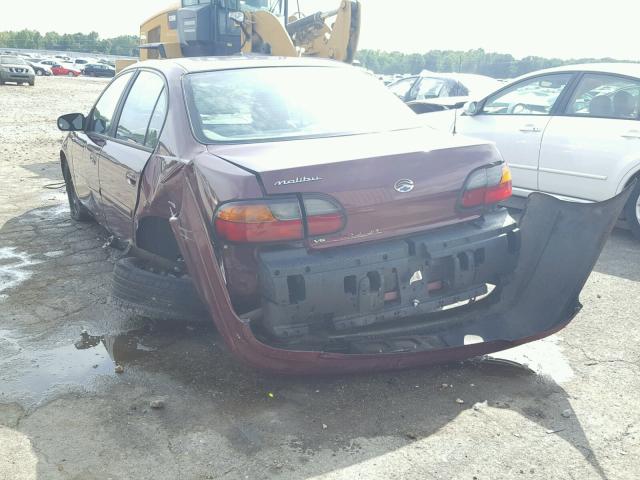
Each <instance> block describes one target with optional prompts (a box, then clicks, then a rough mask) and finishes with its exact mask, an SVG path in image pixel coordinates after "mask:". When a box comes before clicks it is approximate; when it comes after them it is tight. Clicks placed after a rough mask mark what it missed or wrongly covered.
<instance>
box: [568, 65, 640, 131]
mask: <svg viewBox="0 0 640 480" xmlns="http://www.w3.org/2000/svg"><path fill="white" fill-rule="evenodd" d="M639 110H640V81H638V80H634V79H630V78H626V77H618V76H616V75H606V74H596V73H593V74H591V73H587V74H585V75H584V76H583V77H582V79H581V80H580V83H579V84H578V88H576V91H575V92H574V94H573V97H572V98H571V101H570V102H569V104H568V105H567V108H566V111H565V113H566V114H568V115H579V116H585V117H606V118H621V119H627V120H636V119H638V115H639Z"/></svg>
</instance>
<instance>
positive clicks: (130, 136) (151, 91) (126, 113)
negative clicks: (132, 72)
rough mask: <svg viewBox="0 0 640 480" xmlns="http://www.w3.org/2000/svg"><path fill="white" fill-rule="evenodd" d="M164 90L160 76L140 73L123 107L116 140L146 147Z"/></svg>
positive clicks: (145, 72)
mask: <svg viewBox="0 0 640 480" xmlns="http://www.w3.org/2000/svg"><path fill="white" fill-rule="evenodd" d="M163 89H164V81H163V80H162V78H161V77H160V76H159V75H156V74H155V73H151V72H147V71H142V72H140V75H138V78H136V81H135V83H134V84H133V87H131V90H130V91H129V95H128V96H127V99H126V101H125V102H124V107H122V114H121V115H120V121H119V122H118V128H117V130H116V138H118V139H119V140H126V141H128V142H132V143H135V144H138V145H143V146H144V145H145V140H146V137H147V129H148V127H149V124H150V122H151V120H152V116H153V113H154V110H155V108H156V104H157V103H158V99H159V97H160V94H161V93H162V91H163ZM156 123H157V121H156Z"/></svg>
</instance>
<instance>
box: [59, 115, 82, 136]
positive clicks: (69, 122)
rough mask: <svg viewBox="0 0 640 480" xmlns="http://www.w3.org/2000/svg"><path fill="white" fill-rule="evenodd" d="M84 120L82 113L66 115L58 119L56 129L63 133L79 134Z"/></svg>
mask: <svg viewBox="0 0 640 480" xmlns="http://www.w3.org/2000/svg"><path fill="white" fill-rule="evenodd" d="M85 122H86V118H85V116H84V115H83V114H82V113H67V114H66V115H62V116H61V117H58V128H59V129H60V130H62V131H63V132H81V131H82V130H84V126H85Z"/></svg>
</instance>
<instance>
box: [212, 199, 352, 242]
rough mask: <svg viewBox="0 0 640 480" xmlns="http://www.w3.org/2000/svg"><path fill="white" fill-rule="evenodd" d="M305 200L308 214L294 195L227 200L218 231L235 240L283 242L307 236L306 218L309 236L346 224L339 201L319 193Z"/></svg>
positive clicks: (217, 216)
mask: <svg viewBox="0 0 640 480" xmlns="http://www.w3.org/2000/svg"><path fill="white" fill-rule="evenodd" d="M303 201H304V207H305V208H304V210H305V216H303V214H302V210H301V208H300V204H299V202H298V199H297V198H294V197H292V198H285V199H277V200H266V199H265V200H256V201H242V202H231V203H226V204H224V205H222V206H221V207H220V208H219V209H218V210H217V212H216V214H215V218H214V224H215V228H216V233H217V234H218V236H220V237H222V238H224V239H225V240H228V241H231V242H243V243H245V242H254V243H255V242H282V241H295V240H302V239H304V237H305V233H304V232H305V224H304V219H306V229H307V235H308V236H318V235H326V234H329V233H334V232H337V231H338V230H341V229H342V228H343V226H344V223H345V218H344V215H343V214H342V209H341V208H340V207H339V206H338V205H337V204H336V203H334V202H333V201H330V200H327V199H324V198H316V197H309V198H303Z"/></svg>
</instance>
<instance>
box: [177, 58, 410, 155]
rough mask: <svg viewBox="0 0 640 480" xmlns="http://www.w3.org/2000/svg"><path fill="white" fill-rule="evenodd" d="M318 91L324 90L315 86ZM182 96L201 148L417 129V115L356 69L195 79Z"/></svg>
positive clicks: (241, 72)
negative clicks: (224, 144)
mask: <svg viewBox="0 0 640 480" xmlns="http://www.w3.org/2000/svg"><path fill="white" fill-rule="evenodd" d="M314 85H321V86H322V88H314V87H313V86H314ZM185 91H186V96H187V102H188V105H189V112H190V115H191V121H192V125H193V127H194V130H195V132H194V133H195V134H196V137H198V139H199V140H200V141H202V142H204V143H212V142H247V141H267V140H277V139H284V138H303V137H325V136H336V135H349V134H357V133H369V132H379V131H388V130H399V129H406V128H413V127H417V126H418V122H417V119H418V117H417V116H416V115H415V114H414V113H413V112H412V111H411V110H410V109H409V108H408V107H407V106H406V105H404V103H402V101H400V100H399V99H398V98H397V97H396V96H395V95H393V94H392V93H391V92H389V90H388V89H387V88H385V87H384V85H383V84H382V83H381V82H379V81H377V80H376V79H375V78H373V77H371V76H370V75H367V74H366V73H362V72H360V71H359V70H358V69H355V68H346V67H345V68H340V67H338V68H336V67H270V68H246V69H238V70H223V71H214V72H203V73H194V74H190V75H187V76H186V77H185Z"/></svg>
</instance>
